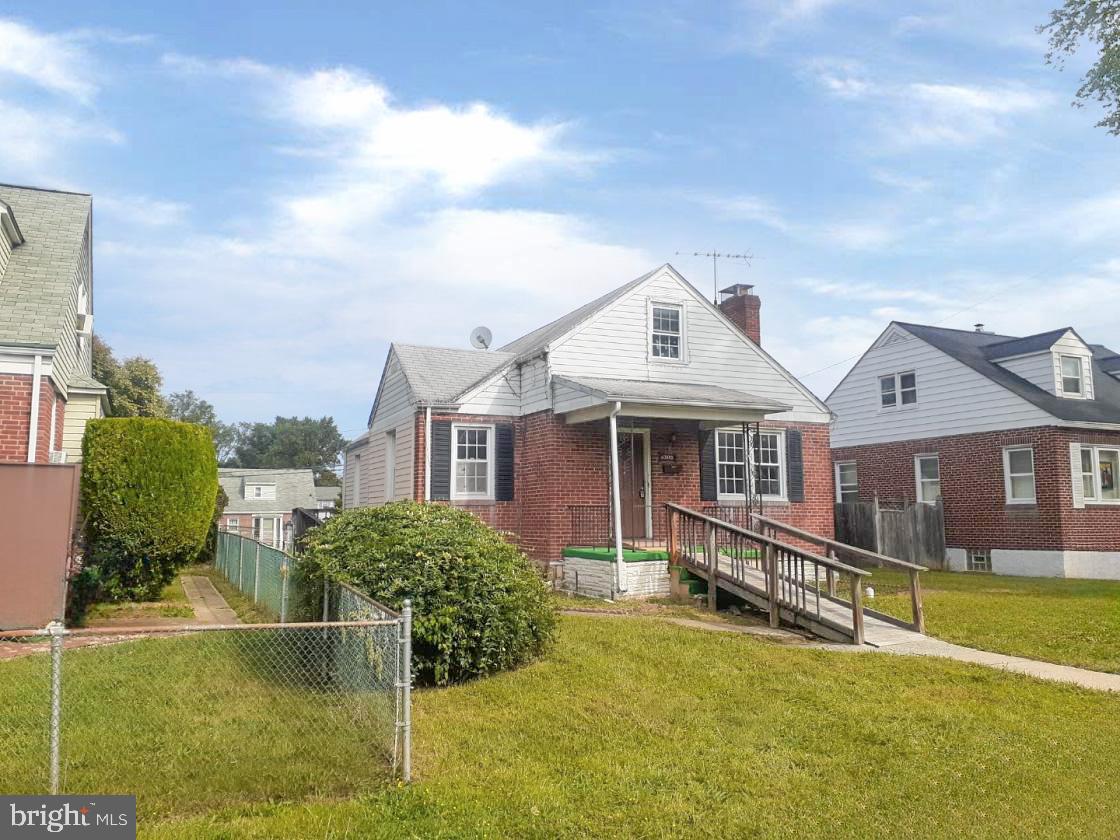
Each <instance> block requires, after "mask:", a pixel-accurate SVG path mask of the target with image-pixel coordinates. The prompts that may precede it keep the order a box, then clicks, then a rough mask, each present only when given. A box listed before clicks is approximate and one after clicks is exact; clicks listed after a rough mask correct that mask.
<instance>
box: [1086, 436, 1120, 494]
mask: <svg viewBox="0 0 1120 840" xmlns="http://www.w3.org/2000/svg"><path fill="white" fill-rule="evenodd" d="M1085 450H1089V451H1090V452H1092V453H1093V493H1094V495H1093V496H1086V497H1085V504H1086V505H1106V506H1107V505H1120V499H1106V498H1105V497H1104V487H1102V486H1101V453H1102V452H1116V453H1118V456H1117V460H1118V461H1120V444H1107V443H1106V444H1100V445H1090V446H1082V447H1081V451H1082V452H1084V451H1085ZM1084 475H1086V473H1085V472H1082V473H1081V476H1084ZM1113 480H1114V481H1116V482H1120V474H1118V475H1116V476H1114V477H1113Z"/></svg>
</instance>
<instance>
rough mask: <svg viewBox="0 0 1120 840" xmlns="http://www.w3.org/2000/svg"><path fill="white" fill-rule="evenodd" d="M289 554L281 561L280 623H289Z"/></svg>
mask: <svg viewBox="0 0 1120 840" xmlns="http://www.w3.org/2000/svg"><path fill="white" fill-rule="evenodd" d="M288 563H289V560H288V556H287V555H284V558H283V559H282V560H281V561H280V623H281V624H287V623H288V571H289V568H290V567H289V565H288Z"/></svg>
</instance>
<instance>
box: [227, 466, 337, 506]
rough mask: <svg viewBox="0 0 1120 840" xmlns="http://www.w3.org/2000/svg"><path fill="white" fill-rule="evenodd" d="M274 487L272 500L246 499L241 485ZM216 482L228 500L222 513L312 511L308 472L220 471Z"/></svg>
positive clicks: (311, 481) (312, 480)
mask: <svg viewBox="0 0 1120 840" xmlns="http://www.w3.org/2000/svg"><path fill="white" fill-rule="evenodd" d="M246 479H248V480H249V483H250V484H252V483H258V484H275V485H276V498H275V499H246V498H245V495H244V485H245V481H246ZM218 482H219V483H220V484H221V485H222V489H223V490H225V491H226V495H227V496H229V504H227V505H226V513H275V512H278V511H290V510H292V509H293V508H297V507H305V508H312V509H314V508H315V507H316V503H317V498H316V496H315V474H314V473H313V472H312V471H311V470H255V469H242V468H240V467H222V468H220V469H219V470H218Z"/></svg>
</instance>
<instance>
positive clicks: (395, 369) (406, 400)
mask: <svg viewBox="0 0 1120 840" xmlns="http://www.w3.org/2000/svg"><path fill="white" fill-rule="evenodd" d="M415 411H416V405H415V403H414V402H413V399H412V391H411V389H410V388H409V387H408V380H407V379H405V378H404V371H403V370H402V369H401V364H400V362H399V361H398V360H397V357H396V355H395V354H393V353H390V354H389V358H388V359H387V360H386V362H385V372H384V373H383V374H382V376H381V385H380V386H379V387H378V390H377V409H376V411H374V414H373V417H371V418H370V430H371V431H375V432H383V431H385V430H386V429H393V428H396V427H397V426H398V425H400V424H401V422H402V421H403V420H405V419H411V418H412V416H413V414H414V413H415Z"/></svg>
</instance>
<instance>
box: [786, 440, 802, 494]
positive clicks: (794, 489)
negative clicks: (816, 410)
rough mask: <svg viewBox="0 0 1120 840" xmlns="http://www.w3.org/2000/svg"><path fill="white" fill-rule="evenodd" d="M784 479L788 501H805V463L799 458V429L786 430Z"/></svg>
mask: <svg viewBox="0 0 1120 840" xmlns="http://www.w3.org/2000/svg"><path fill="white" fill-rule="evenodd" d="M786 477H787V478H786V480H787V482H788V483H789V490H788V495H789V500H790V501H791V502H803V501H805V462H804V460H803V459H802V457H801V430H800V429H786Z"/></svg>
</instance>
